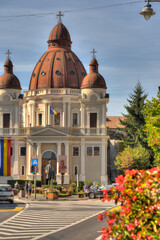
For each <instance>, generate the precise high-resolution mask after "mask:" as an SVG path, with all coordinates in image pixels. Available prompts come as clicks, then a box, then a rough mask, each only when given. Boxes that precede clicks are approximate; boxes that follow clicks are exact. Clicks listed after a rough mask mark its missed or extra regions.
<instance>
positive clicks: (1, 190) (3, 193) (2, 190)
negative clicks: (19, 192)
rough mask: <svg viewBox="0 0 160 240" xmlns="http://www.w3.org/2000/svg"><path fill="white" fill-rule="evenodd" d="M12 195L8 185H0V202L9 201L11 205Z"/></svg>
mask: <svg viewBox="0 0 160 240" xmlns="http://www.w3.org/2000/svg"><path fill="white" fill-rule="evenodd" d="M13 199H14V193H13V191H12V187H11V186H10V185H9V184H0V201H9V202H11V203H13Z"/></svg>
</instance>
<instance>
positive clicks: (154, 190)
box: [98, 167, 160, 240]
mask: <svg viewBox="0 0 160 240" xmlns="http://www.w3.org/2000/svg"><path fill="white" fill-rule="evenodd" d="M116 183H117V184H118V185H117V186H116V188H115V187H112V188H111V192H112V195H110V196H108V193H107V190H104V192H103V193H104V196H105V197H104V199H103V201H105V200H108V201H110V200H111V199H113V200H115V202H116V203H117V202H119V203H121V210H119V211H118V210H114V211H113V212H106V213H105V214H104V215H101V214H99V216H98V220H99V221H101V220H102V219H103V218H104V217H107V221H106V222H107V223H108V226H107V228H105V227H104V228H103V229H102V232H101V233H102V234H103V237H102V239H108V237H113V238H115V239H117V240H124V239H125V240H131V239H133V240H152V239H153V240H158V239H160V237H159V236H160V217H159V216H160V168H158V167H157V168H156V167H155V168H152V169H149V170H146V171H145V170H140V171H138V170H134V169H133V170H127V171H126V172H125V176H124V177H123V176H122V175H120V176H118V177H117V179H116ZM117 190H118V191H119V194H118V195H117V193H116V192H117Z"/></svg>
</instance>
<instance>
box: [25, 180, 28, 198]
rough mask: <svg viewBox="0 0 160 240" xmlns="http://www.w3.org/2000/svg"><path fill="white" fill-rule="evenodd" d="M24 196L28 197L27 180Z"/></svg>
mask: <svg viewBox="0 0 160 240" xmlns="http://www.w3.org/2000/svg"><path fill="white" fill-rule="evenodd" d="M25 197H26V198H28V182H25Z"/></svg>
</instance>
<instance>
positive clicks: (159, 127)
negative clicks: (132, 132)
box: [143, 93, 160, 166]
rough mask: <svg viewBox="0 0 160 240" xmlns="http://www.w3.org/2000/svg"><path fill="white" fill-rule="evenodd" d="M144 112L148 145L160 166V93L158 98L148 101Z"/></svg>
mask: <svg viewBox="0 0 160 240" xmlns="http://www.w3.org/2000/svg"><path fill="white" fill-rule="evenodd" d="M143 114H145V122H146V124H145V126H144V132H145V133H146V136H147V142H148V145H149V146H150V147H151V148H152V149H153V151H154V154H155V160H154V165H156V166H160V93H158V94H157V98H152V100H151V101H149V100H148V101H147V102H146V104H145V108H144V111H143Z"/></svg>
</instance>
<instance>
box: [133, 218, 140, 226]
mask: <svg viewBox="0 0 160 240" xmlns="http://www.w3.org/2000/svg"><path fill="white" fill-rule="evenodd" d="M134 225H135V226H138V225H139V221H138V220H137V218H135V220H134Z"/></svg>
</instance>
